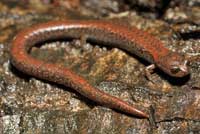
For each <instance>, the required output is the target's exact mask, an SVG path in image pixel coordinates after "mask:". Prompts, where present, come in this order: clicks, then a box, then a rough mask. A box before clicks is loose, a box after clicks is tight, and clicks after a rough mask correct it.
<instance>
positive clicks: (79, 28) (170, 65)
mask: <svg viewBox="0 0 200 134" xmlns="http://www.w3.org/2000/svg"><path fill="white" fill-rule="evenodd" d="M83 35H84V36H86V37H87V38H88V40H94V41H97V42H103V43H104V45H109V46H112V47H117V48H120V49H123V50H127V51H129V52H130V53H134V54H136V55H138V56H139V57H141V58H143V59H145V60H147V61H149V62H151V63H153V64H155V65H156V66H157V67H159V68H160V69H161V70H163V71H164V72H166V73H167V74H169V75H171V76H173V77H183V76H185V75H187V74H188V72H189V71H188V68H187V65H186V63H187V61H186V60H185V59H184V57H183V56H181V55H179V54H177V53H173V52H171V51H169V50H168V49H166V48H165V47H163V45H162V43H161V42H160V41H159V40H158V39H156V38H154V37H153V36H151V35H149V34H148V33H146V32H143V31H141V30H138V29H137V28H132V29H129V28H126V27H124V26H118V25H115V24H112V23H109V22H103V21H54V22H48V23H44V24H38V25H35V26H32V27H30V28H27V29H25V30H23V31H21V32H20V33H19V34H17V35H16V37H15V38H14V40H13V42H12V47H11V51H10V54H11V62H12V64H13V65H14V66H15V67H16V68H18V69H19V70H20V71H22V72H25V73H27V74H29V75H32V76H35V77H38V78H41V79H45V80H49V81H53V82H57V83H59V84H63V85H66V86H69V87H71V88H73V89H75V90H76V91H77V92H79V93H80V94H82V95H83V96H85V97H87V98H89V99H91V100H93V101H95V102H97V103H99V104H101V105H104V106H107V107H110V108H113V109H116V110H120V111H122V112H125V113H128V114H131V115H134V116H138V117H143V118H148V115H147V114H146V113H144V112H142V111H140V110H138V109H136V108H135V107H134V106H132V105H130V104H128V103H127V102H124V101H122V100H120V99H118V98H116V97H114V96H111V95H109V94H106V93H104V92H102V91H100V90H99V89H97V88H95V87H93V86H92V85H90V84H89V83H88V82H87V80H85V79H84V78H83V77H81V76H79V75H77V74H76V73H74V72H73V71H72V70H70V69H68V68H63V67H60V66H58V65H55V64H50V63H45V62H43V61H41V60H38V59H35V58H33V57H31V56H30V55H29V54H28V51H29V50H30V49H31V48H32V47H33V46H34V45H35V44H36V43H39V42H43V41H46V40H50V39H59V38H67V37H70V38H80V37H81V36H83Z"/></svg>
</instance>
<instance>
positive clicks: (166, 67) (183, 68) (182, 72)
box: [157, 52, 189, 77]
mask: <svg viewBox="0 0 200 134" xmlns="http://www.w3.org/2000/svg"><path fill="white" fill-rule="evenodd" d="M157 66H158V67H159V68H160V69H162V70H163V71H164V72H166V73H167V74H169V75H170V76H173V77H184V76H186V75H188V74H189V68H188V60H186V59H185V57H184V56H183V55H180V54H178V53H174V52H170V53H169V54H167V55H166V56H164V57H162V58H160V60H159V62H158V64H157Z"/></svg>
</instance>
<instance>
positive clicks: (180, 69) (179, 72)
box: [170, 60, 189, 77]
mask: <svg viewBox="0 0 200 134" xmlns="http://www.w3.org/2000/svg"><path fill="white" fill-rule="evenodd" d="M187 64H188V61H187V60H184V61H183V62H181V63H180V62H179V61H172V62H171V68H170V73H171V75H173V76H175V77H183V76H186V75H188V74H189V69H188V67H187Z"/></svg>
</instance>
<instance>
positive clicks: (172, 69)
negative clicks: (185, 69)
mask: <svg viewBox="0 0 200 134" xmlns="http://www.w3.org/2000/svg"><path fill="white" fill-rule="evenodd" d="M170 71H171V73H173V74H176V73H178V72H180V71H181V69H180V68H179V67H177V66H175V67H172V68H171V70H170Z"/></svg>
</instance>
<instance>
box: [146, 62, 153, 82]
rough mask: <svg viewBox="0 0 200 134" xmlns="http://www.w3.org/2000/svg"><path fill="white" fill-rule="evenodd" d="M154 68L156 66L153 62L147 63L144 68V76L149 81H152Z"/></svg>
mask: <svg viewBox="0 0 200 134" xmlns="http://www.w3.org/2000/svg"><path fill="white" fill-rule="evenodd" d="M155 68H156V66H155V64H151V65H149V66H147V67H146V68H145V76H146V78H147V79H148V80H149V81H151V82H153V79H152V73H153V72H154V69H155ZM153 83H154V82H153Z"/></svg>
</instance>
